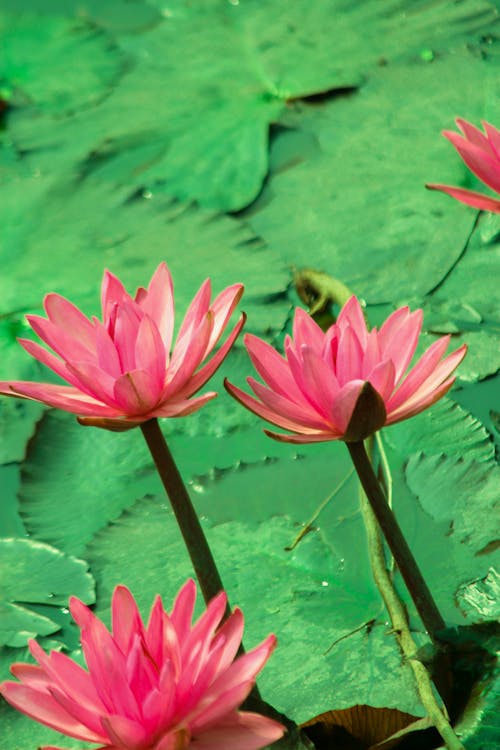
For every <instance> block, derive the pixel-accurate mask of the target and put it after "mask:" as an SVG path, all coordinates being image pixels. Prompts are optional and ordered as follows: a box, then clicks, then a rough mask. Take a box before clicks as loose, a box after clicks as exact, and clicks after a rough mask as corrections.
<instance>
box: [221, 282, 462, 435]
mask: <svg viewBox="0 0 500 750" xmlns="http://www.w3.org/2000/svg"><path fill="white" fill-rule="evenodd" d="M421 328H422V311H421V310H417V311H416V312H414V313H410V311H409V309H408V308H407V307H402V308H400V309H399V310H396V311H395V312H393V313H392V315H390V316H389V318H388V319H387V320H386V321H385V323H384V324H383V325H382V327H381V328H380V330H379V331H378V330H377V329H376V328H373V329H372V330H371V331H370V332H369V331H368V330H367V326H366V322H365V319H364V316H363V312H362V310H361V306H360V304H359V302H358V300H357V299H356V297H351V299H350V300H349V301H348V302H347V303H346V304H345V305H344V307H343V309H342V310H341V312H340V314H339V317H338V319H337V322H336V323H335V324H334V325H332V326H331V327H330V328H329V329H328V331H326V333H324V332H323V331H322V330H321V328H320V327H319V326H318V325H317V324H316V323H315V322H314V320H313V319H312V318H311V317H310V316H309V315H308V314H307V313H306V312H305V311H304V310H302V309H300V308H298V309H297V310H296V311H295V320H294V324H293V339H292V338H290V337H289V336H288V337H287V338H286V340H285V353H286V358H283V357H282V356H280V355H279V354H278V353H277V352H276V351H275V350H274V349H273V348H272V347H271V346H269V344H266V343H265V342H264V341H262V340H261V339H259V338H257V336H252V335H250V334H247V335H246V336H245V345H246V347H247V350H248V353H249V355H250V358H251V360H252V362H253V364H254V366H255V369H256V370H257V372H258V373H259V375H260V376H261V377H262V379H263V380H264V381H265V383H266V384H267V386H268V387H267V388H266V387H265V386H264V385H262V384H261V383H259V382H258V381H256V380H255V379H254V378H251V377H250V378H247V380H248V383H249V385H250V387H251V388H252V390H253V391H254V393H255V395H256V396H257V398H253V397H252V396H249V395H248V394H247V393H245V392H244V391H242V390H241V389H240V388H237V387H236V386H235V385H232V384H231V383H228V382H227V381H226V382H225V385H226V388H227V390H228V391H229V393H231V395H232V396H234V397H235V398H236V399H237V400H238V401H240V403H241V404H243V406H246V408H247V409H250V411H253V412H254V413H255V414H257V415H258V416H259V417H262V418H263V419H266V420H267V421H268V422H271V423H272V424H275V425H277V426H278V427H282V428H284V429H285V430H290V432H292V433H294V434H292V435H286V434H281V433H274V432H270V431H269V430H265V432H266V433H267V434H268V435H269V436H270V437H272V438H275V439H276V440H281V441H283V442H289V443H315V442H321V441H325V440H344V441H346V442H352V441H358V440H363V439H364V438H366V437H368V435H370V434H372V433H373V432H375V431H376V430H378V429H380V427H383V426H384V425H390V424H393V423H394V422H400V421H401V420H403V419H408V417H411V416H413V415H414V414H417V413H418V412H420V411H422V410H423V409H426V408H427V407H428V406H430V405H431V404H433V403H434V402H435V401H437V400H438V399H440V398H441V397H442V396H444V394H445V393H446V392H447V391H448V390H449V389H450V388H451V386H452V384H453V382H454V380H455V379H454V378H452V377H450V374H451V373H452V372H453V370H454V369H455V368H456V367H457V365H458V364H459V363H460V362H461V360H462V359H463V357H464V355H465V352H466V347H465V345H464V346H461V347H460V348H459V349H457V350H456V351H455V352H453V353H452V354H450V355H449V356H448V357H446V358H445V359H444V360H441V357H442V356H443V354H444V352H445V350H446V347H447V346H448V342H449V340H450V337H449V336H444V337H442V338H440V339H438V340H437V341H435V342H434V343H433V344H432V345H431V346H430V347H429V349H427V351H426V352H425V354H424V355H423V356H422V357H421V358H420V360H419V361H418V362H417V363H416V365H415V366H414V367H413V368H412V369H411V370H410V372H409V373H408V374H407V375H406V376H405V373H406V370H407V368H408V365H409V364H410V360H411V359H412V357H413V355H414V353H415V349H416V346H417V341H418V337H419V334H420V330H421ZM367 384H369V385H367Z"/></svg>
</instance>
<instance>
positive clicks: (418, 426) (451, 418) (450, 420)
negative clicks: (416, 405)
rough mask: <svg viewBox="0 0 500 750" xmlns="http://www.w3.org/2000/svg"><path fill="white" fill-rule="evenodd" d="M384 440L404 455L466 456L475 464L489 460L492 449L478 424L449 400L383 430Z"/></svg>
mask: <svg viewBox="0 0 500 750" xmlns="http://www.w3.org/2000/svg"><path fill="white" fill-rule="evenodd" d="M383 435H384V439H385V440H387V442H388V443H389V444H390V445H391V446H392V447H393V448H396V450H399V451H402V452H404V453H405V454H406V455H410V454H411V453H414V452H418V451H424V452H425V453H427V454H431V453H445V454H446V455H447V456H455V455H456V456H460V455H462V456H463V455H467V457H468V458H470V459H475V460H476V461H489V460H491V459H492V458H494V456H495V447H494V445H493V443H492V442H491V440H490V438H489V435H488V432H487V431H486V430H485V428H484V427H483V425H482V424H481V422H479V421H478V420H477V419H475V418H474V417H473V416H472V415H471V414H470V413H469V412H467V411H465V409H462V408H461V407H460V406H458V405H457V404H455V403H454V402H453V401H452V400H451V399H450V398H444V399H442V400H441V401H438V402H437V403H436V404H434V405H433V406H432V407H431V408H430V409H426V410H425V411H424V412H422V413H421V414H418V415H416V416H415V417H412V418H411V419H407V420H405V421H404V422H399V423H398V424H395V425H392V426H391V427H390V428H388V429H386V430H384V433H383Z"/></svg>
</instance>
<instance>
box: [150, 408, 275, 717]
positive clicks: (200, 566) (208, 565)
mask: <svg viewBox="0 0 500 750" xmlns="http://www.w3.org/2000/svg"><path fill="white" fill-rule="evenodd" d="M141 430H142V434H143V435H144V438H145V440H146V443H147V444H148V448H149V450H150V453H151V455H152V457H153V461H154V463H155V466H156V469H157V471H158V474H159V475H160V479H161V481H162V484H163V486H164V487H165V491H166V493H167V495H168V498H169V500H170V504H171V506H172V509H173V511H174V513H175V517H176V519H177V523H178V524H179V528H180V530H181V534H182V536H183V538H184V541H185V543H186V547H187V550H188V552H189V557H190V558H191V562H192V563H193V568H194V571H195V573H196V577H197V579H198V583H199V584H200V588H201V592H202V594H203V598H204V600H205V603H206V604H208V602H209V601H210V600H211V599H213V598H214V596H216V595H217V594H218V593H219V592H220V591H223V590H224V587H223V585H222V580H221V577H220V575H219V571H218V570H217V566H216V564H215V560H214V558H213V555H212V552H211V550H210V547H209V546H208V542H207V539H206V537H205V534H204V533H203V529H202V528H201V524H200V521H199V519H198V516H197V514H196V511H195V509H194V507H193V503H192V502H191V498H190V497H189V495H188V491H187V490H186V487H185V485H184V482H183V481H182V477H181V475H180V473H179V469H178V468H177V464H176V463H175V461H174V458H173V456H172V454H171V453H170V450H169V448H168V445H167V442H166V440H165V438H164V437H163V433H162V431H161V430H160V425H159V424H158V420H157V419H150V420H149V421H148V422H144V423H143V424H141ZM230 614H231V607H230V605H229V600H228V602H227V604H226V612H225V615H224V617H225V618H227V617H229V615H230ZM244 653H245V649H244V647H243V643H241V644H240V647H239V649H238V656H242V655H243V654H244ZM248 701H253V705H257V706H261V708H260V711H261V713H263V714H265V715H266V716H269V715H272V713H271V712H272V711H274V709H273V708H272V707H270V706H269V707H267V706H268V704H267V703H265V702H264V701H263V700H262V698H261V697H260V692H259V689H258V687H257V685H254V686H253V688H252V692H251V693H250V695H249V696H248V698H247V699H246V702H248ZM246 702H245V703H244V704H243V706H245V705H246ZM266 707H267V708H266Z"/></svg>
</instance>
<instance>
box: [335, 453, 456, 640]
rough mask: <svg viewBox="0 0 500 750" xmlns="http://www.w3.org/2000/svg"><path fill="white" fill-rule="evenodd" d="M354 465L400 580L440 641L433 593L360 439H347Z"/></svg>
mask: <svg viewBox="0 0 500 750" xmlns="http://www.w3.org/2000/svg"><path fill="white" fill-rule="evenodd" d="M346 445H347V448H348V450H349V453H350V454H351V458H352V461H353V463H354V467H355V469H356V471H357V473H358V476H359V479H360V481H361V484H362V486H363V489H364V491H365V494H366V496H367V498H368V500H369V502H370V505H371V507H372V510H373V512H374V514H375V518H376V519H377V521H378V524H379V526H380V528H381V530H382V533H383V534H384V536H385V539H386V541H387V544H388V545H389V548H390V550H391V552H392V554H393V556H394V559H395V561H396V564H397V566H398V568H399V570H400V573H401V575H402V576H403V580H404V582H405V584H406V587H407V588H408V591H409V592H410V595H411V597H412V599H413V601H414V603H415V607H416V608H417V611H418V613H419V615H420V617H421V619H422V622H423V623H424V626H425V628H426V630H427V632H428V634H429V636H430V638H431V639H432V641H433V642H437V643H439V638H438V636H437V635H436V633H438V632H439V631H440V630H444V629H445V628H446V624H445V622H444V620H443V618H442V617H441V614H440V612H439V610H438V608H437V605H436V603H435V601H434V599H433V598H432V594H431V592H430V591H429V588H428V586H427V584H426V582H425V580H424V578H423V576H422V573H421V572H420V569H419V567H418V565H417V562H416V560H415V558H414V557H413V553H412V551H411V550H410V548H409V546H408V544H407V542H406V539H405V538H404V536H403V533H402V531H401V529H400V528H399V524H398V522H397V521H396V517H395V516H394V513H393V512H392V510H391V509H390V507H389V505H388V503H387V499H386V497H385V495H384V492H383V491H382V488H381V486H380V484H379V482H378V479H377V477H376V476H375V473H374V471H373V467H372V465H371V462H370V459H369V458H368V455H367V453H366V449H365V446H364V444H363V442H362V441H360V442H355V443H346Z"/></svg>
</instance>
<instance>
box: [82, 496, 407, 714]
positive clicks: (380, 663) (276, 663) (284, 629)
mask: <svg viewBox="0 0 500 750" xmlns="http://www.w3.org/2000/svg"><path fill="white" fill-rule="evenodd" d="M204 527H205V530H206V533H207V535H208V538H209V542H210V544H211V545H212V547H213V550H214V554H215V557H216V559H217V561H218V563H219V565H220V569H221V571H222V575H223V580H224V585H225V587H226V589H227V591H228V594H229V598H230V601H231V603H232V605H234V606H236V605H238V606H241V608H242V609H243V612H244V613H245V622H246V627H245V636H244V642H245V646H246V648H250V647H252V646H253V645H256V643H257V642H259V641H260V640H262V639H263V638H264V637H265V636H266V635H267V634H268V633H269V632H271V631H274V632H276V634H277V635H278V640H279V646H278V648H277V650H276V652H275V653H274V654H273V657H272V659H271V661H270V663H269V664H268V665H267V666H266V668H265V669H264V671H263V673H262V676H261V677H259V686H260V688H261V690H262V693H263V697H264V698H265V699H266V700H268V701H270V702H271V703H272V705H274V706H275V708H277V709H278V710H281V711H284V712H285V713H287V714H288V715H290V716H293V718H294V719H295V720H296V721H298V722H300V721H303V720H306V719H307V718H310V717H311V716H313V715H315V714H317V713H319V712H321V711H323V710H328V709H331V708H332V706H334V705H335V706H339V705H341V706H344V705H349V704H350V702H351V701H353V700H354V702H356V700H360V701H363V702H368V703H371V704H374V702H378V703H379V704H380V705H394V706H395V705H398V706H399V707H401V706H402V710H405V709H406V708H409V707H410V706H412V708H413V709H414V708H415V704H416V703H417V704H418V699H417V697H416V695H415V692H414V689H413V685H412V680H411V677H410V676H409V669H408V667H403V669H399V666H400V663H401V658H400V654H399V651H398V648H397V645H396V643H395V641H394V639H393V638H391V637H390V636H387V634H386V626H385V625H383V624H379V625H376V626H375V627H373V625H374V621H375V620H376V619H377V618H378V617H379V615H380V602H379V600H378V594H377V592H376V591H375V589H374V586H373V583H372V581H371V578H370V576H369V575H366V572H365V571H366V562H365V561H362V560H360V561H359V563H360V565H363V571H364V572H363V573H362V574H361V569H360V568H358V575H357V577H356V578H354V579H353V578H349V579H348V578H345V577H343V576H342V573H340V574H339V570H338V567H337V561H336V560H335V557H332V555H331V542H330V541H327V540H326V538H325V537H324V536H323V534H322V533H318V532H316V533H313V534H310V535H309V536H308V537H307V538H306V539H305V540H304V541H303V542H302V543H301V544H300V545H299V546H298V547H297V548H296V550H295V551H293V552H291V553H290V552H287V551H286V550H285V549H284V547H285V546H286V544H287V543H288V541H289V538H290V533H291V532H292V533H293V525H292V524H291V521H290V519H288V518H287V517H286V516H273V517H269V518H268V519H267V520H266V521H264V522H262V523H257V524H255V523H253V524H251V525H249V524H248V523H245V522H240V521H230V522H227V523H222V524H219V525H216V526H211V525H210V524H209V523H207V522H204ZM344 533H345V532H344V530H343V529H342V530H339V537H340V536H342V534H344ZM144 539H147V540H148V544H147V545H144V542H143V540H144ZM141 540H142V541H141ZM86 556H87V557H88V559H89V560H90V562H91V565H92V569H93V570H94V572H95V574H96V576H97V580H98V584H99V591H100V598H99V603H98V607H97V612H98V614H99V615H100V616H102V617H103V618H104V619H105V620H108V619H109V602H110V596H111V592H112V589H113V588H114V586H115V584H116V582H117V581H122V582H124V583H126V584H127V585H128V586H130V588H131V589H132V591H133V592H134V594H135V596H136V597H137V600H138V602H139V604H140V606H141V608H142V609H143V612H144V614H146V612H147V610H148V608H149V607H150V606H151V603H152V600H153V597H154V595H155V594H156V593H161V594H162V595H163V596H164V600H165V604H166V605H167V606H170V601H171V599H172V597H173V596H174V595H175V593H176V591H177V589H178V587H179V586H180V585H181V584H182V583H183V582H184V580H185V579H186V577H187V576H189V575H191V574H192V571H191V566H190V563H189V560H188V558H187V553H186V551H185V549H184V546H183V542H182V539H181V537H180V533H179V531H178V529H177V527H176V524H175V522H174V520H173V516H172V514H171V512H170V511H168V510H166V509H165V507H164V504H163V503H162V502H159V501H158V500H157V499H155V498H149V499H144V500H142V501H140V502H139V503H137V505H136V506H134V507H133V508H132V509H130V510H127V511H125V513H124V514H123V516H121V517H120V518H119V519H118V520H117V521H115V522H114V523H113V524H112V525H111V526H109V527H108V528H107V529H105V530H103V531H102V532H101V533H100V534H98V535H97V536H96V538H95V540H94V541H93V542H92V543H91V544H90V545H89V547H88V548H87V550H86ZM360 557H361V555H360ZM256 571H258V575H256ZM198 611H199V607H198ZM372 620H373V622H372ZM348 653H350V659H349V661H348V656H347V654H348ZM374 653H376V654H377V658H376V660H375V661H373V659H372V658H371V656H370V671H369V672H368V671H367V669H366V663H367V662H366V661H365V660H364V658H363V656H366V658H367V659H368V657H369V655H373V654H374ZM355 655H357V656H356V658H355ZM347 661H348V663H347ZM298 665H300V669H299V668H298ZM388 674H390V675H391V679H387V675H388ZM420 711H422V709H420Z"/></svg>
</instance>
